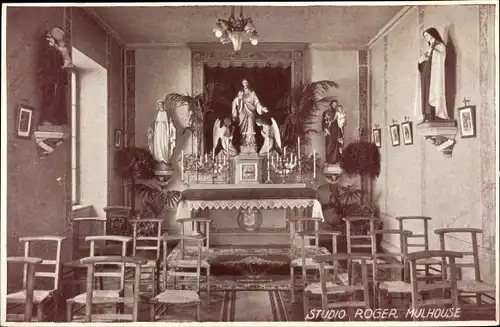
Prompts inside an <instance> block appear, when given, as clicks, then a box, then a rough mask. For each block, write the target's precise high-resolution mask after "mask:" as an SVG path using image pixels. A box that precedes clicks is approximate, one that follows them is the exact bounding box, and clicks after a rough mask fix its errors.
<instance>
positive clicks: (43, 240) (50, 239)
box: [19, 236, 66, 290]
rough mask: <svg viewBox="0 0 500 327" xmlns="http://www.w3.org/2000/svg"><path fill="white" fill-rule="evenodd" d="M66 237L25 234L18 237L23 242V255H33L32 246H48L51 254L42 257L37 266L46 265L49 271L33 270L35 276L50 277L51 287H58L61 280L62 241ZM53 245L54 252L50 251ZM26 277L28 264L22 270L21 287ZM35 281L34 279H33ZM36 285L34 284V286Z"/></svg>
mask: <svg viewBox="0 0 500 327" xmlns="http://www.w3.org/2000/svg"><path fill="white" fill-rule="evenodd" d="M65 239H66V237H64V236H27V237H21V238H19V241H20V242H24V256H25V257H33V256H34V253H33V252H34V251H33V250H34V248H35V247H36V248H43V247H48V248H49V249H48V251H47V252H48V253H53V256H47V257H46V258H43V257H42V259H43V260H42V262H40V264H39V265H38V268H41V267H47V268H48V269H47V270H49V271H35V279H36V278H48V279H52V280H53V283H52V287H51V289H53V290H57V289H59V283H60V280H61V250H62V242H63V241H64V240H65ZM54 246H55V252H52V251H53V249H52V247H54ZM37 270H38V269H37ZM27 277H28V265H24V272H23V289H26V286H27V279H28V278H27ZM35 282H36V281H35ZM35 287H36V286H35Z"/></svg>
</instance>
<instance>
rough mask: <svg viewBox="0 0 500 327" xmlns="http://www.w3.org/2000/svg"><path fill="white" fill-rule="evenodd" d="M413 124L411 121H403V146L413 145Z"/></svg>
mask: <svg viewBox="0 0 500 327" xmlns="http://www.w3.org/2000/svg"><path fill="white" fill-rule="evenodd" d="M412 125H413V124H412V123H411V121H405V122H404V123H402V124H401V130H402V132H403V143H404V144H405V145H410V144H413V126H412Z"/></svg>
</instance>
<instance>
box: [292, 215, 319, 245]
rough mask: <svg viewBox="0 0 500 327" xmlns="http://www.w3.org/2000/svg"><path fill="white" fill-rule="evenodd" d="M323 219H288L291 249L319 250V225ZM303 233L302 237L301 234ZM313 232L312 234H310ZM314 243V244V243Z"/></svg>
mask: <svg viewBox="0 0 500 327" xmlns="http://www.w3.org/2000/svg"><path fill="white" fill-rule="evenodd" d="M320 221H322V219H321V218H317V217H312V218H307V217H300V216H299V217H290V218H289V219H288V223H289V227H290V247H292V248H293V247H297V246H299V247H302V245H304V246H305V247H312V246H314V247H315V248H319V234H317V233H316V234H314V233H315V232H319V223H320ZM301 232H302V233H303V234H302V236H300V235H299V233H301ZM309 232H312V234H309ZM313 241H314V243H313Z"/></svg>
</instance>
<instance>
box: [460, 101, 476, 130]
mask: <svg viewBox="0 0 500 327" xmlns="http://www.w3.org/2000/svg"><path fill="white" fill-rule="evenodd" d="M458 116H459V121H460V134H461V135H462V138H468V137H476V106H465V107H461V108H458Z"/></svg>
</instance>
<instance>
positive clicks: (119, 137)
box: [115, 128, 123, 148]
mask: <svg viewBox="0 0 500 327" xmlns="http://www.w3.org/2000/svg"><path fill="white" fill-rule="evenodd" d="M122 143H123V131H122V130H121V129H119V128H117V129H116V130H115V148H121V147H122Z"/></svg>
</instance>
